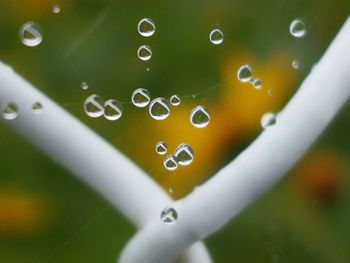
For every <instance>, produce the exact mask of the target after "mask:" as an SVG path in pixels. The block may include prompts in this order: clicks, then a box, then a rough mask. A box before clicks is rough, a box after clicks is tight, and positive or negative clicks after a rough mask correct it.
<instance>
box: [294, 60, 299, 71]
mask: <svg viewBox="0 0 350 263" xmlns="http://www.w3.org/2000/svg"><path fill="white" fill-rule="evenodd" d="M292 67H293V68H294V69H300V61H299V60H297V59H294V60H293V61H292Z"/></svg>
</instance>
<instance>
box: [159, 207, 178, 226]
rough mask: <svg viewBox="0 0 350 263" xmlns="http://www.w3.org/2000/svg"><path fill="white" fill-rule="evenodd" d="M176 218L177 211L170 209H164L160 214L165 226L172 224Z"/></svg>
mask: <svg viewBox="0 0 350 263" xmlns="http://www.w3.org/2000/svg"><path fill="white" fill-rule="evenodd" d="M177 218H178V215H177V211H176V210H175V209H174V208H172V207H166V208H164V210H163V211H162V212H161V214H160V219H161V220H162V221H163V222H164V223H165V224H174V223H175V222H176V220H177Z"/></svg>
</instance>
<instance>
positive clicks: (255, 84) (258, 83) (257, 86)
mask: <svg viewBox="0 0 350 263" xmlns="http://www.w3.org/2000/svg"><path fill="white" fill-rule="evenodd" d="M252 85H253V87H254V88H255V89H261V88H262V85H263V84H262V81H261V80H260V79H254V80H253V81H252Z"/></svg>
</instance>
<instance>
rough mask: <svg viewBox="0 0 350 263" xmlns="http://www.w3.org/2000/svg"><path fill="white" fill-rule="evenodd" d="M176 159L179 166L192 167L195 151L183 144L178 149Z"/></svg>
mask: <svg viewBox="0 0 350 263" xmlns="http://www.w3.org/2000/svg"><path fill="white" fill-rule="evenodd" d="M175 157H176V160H177V162H178V164H179V165H183V166H186V165H190V164H191V163H192V161H193V158H194V153H193V149H192V148H191V146H189V145H188V144H186V143H182V144H180V145H179V146H178V147H177V148H176V150H175Z"/></svg>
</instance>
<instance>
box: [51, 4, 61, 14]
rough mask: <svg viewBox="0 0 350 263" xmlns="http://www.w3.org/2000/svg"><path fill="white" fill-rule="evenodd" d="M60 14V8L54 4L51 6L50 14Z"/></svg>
mask: <svg viewBox="0 0 350 263" xmlns="http://www.w3.org/2000/svg"><path fill="white" fill-rule="evenodd" d="M60 12H61V6H59V5H58V4H54V5H53V6H52V13H54V14H58V13H60Z"/></svg>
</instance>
